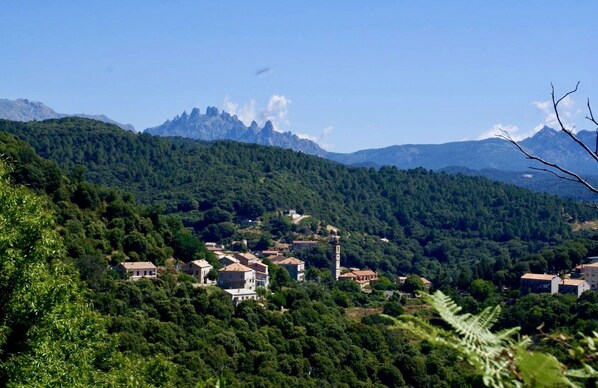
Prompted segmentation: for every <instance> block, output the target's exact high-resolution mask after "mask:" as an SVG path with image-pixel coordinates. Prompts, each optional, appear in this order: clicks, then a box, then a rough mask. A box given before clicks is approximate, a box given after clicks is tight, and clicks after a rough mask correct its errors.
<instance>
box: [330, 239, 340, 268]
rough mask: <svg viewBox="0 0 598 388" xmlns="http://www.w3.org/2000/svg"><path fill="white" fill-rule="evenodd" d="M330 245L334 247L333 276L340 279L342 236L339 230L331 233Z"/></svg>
mask: <svg viewBox="0 0 598 388" xmlns="http://www.w3.org/2000/svg"><path fill="white" fill-rule="evenodd" d="M330 245H331V247H332V276H333V277H334V280H338V278H339V276H340V275H341V236H339V234H338V232H336V231H332V232H331V233H330Z"/></svg>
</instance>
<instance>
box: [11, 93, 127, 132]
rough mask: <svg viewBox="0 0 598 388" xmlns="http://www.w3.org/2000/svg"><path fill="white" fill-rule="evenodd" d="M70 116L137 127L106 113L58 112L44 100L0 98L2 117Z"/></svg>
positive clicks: (27, 119) (57, 117)
mask: <svg viewBox="0 0 598 388" xmlns="http://www.w3.org/2000/svg"><path fill="white" fill-rule="evenodd" d="M69 116H76V117H83V118H86V119H92V120H98V121H102V122H104V123H108V124H114V125H118V126H119V127H121V128H122V129H124V130H127V131H135V128H134V127H133V126H132V125H131V124H121V123H119V122H117V121H114V120H112V119H110V118H109V117H106V116H104V115H90V114H85V113H76V114H66V113H57V112H55V111H54V110H53V109H52V108H50V107H49V106H47V105H45V104H44V103H42V102H38V101H29V100H27V99H25V98H19V99H16V100H7V99H1V98H0V119H6V120H13V121H32V120H37V121H41V120H47V119H59V118H62V117H69Z"/></svg>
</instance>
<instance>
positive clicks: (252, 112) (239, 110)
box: [222, 96, 257, 126]
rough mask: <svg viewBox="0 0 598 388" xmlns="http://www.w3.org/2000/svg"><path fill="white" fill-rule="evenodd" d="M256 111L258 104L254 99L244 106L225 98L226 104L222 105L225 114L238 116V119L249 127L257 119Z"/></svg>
mask: <svg viewBox="0 0 598 388" xmlns="http://www.w3.org/2000/svg"><path fill="white" fill-rule="evenodd" d="M256 109H257V102H256V101H255V100H254V99H251V100H249V102H247V103H245V104H243V105H239V104H238V103H236V102H234V101H232V100H231V99H230V98H229V97H228V96H225V97H224V102H223V103H222V110H223V111H224V112H228V113H230V114H231V115H237V118H238V119H239V120H241V121H242V122H243V123H244V124H245V125H247V126H249V125H251V122H252V121H254V120H256V119H257V113H256Z"/></svg>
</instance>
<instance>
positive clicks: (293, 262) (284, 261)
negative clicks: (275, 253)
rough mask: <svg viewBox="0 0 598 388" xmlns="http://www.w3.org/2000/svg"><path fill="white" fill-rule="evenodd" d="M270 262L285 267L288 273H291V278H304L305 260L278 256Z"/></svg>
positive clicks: (301, 279)
mask: <svg viewBox="0 0 598 388" xmlns="http://www.w3.org/2000/svg"><path fill="white" fill-rule="evenodd" d="M272 262H273V263H274V264H276V265H279V266H281V267H282V268H284V269H286V270H287V271H288V273H289V275H291V279H293V280H296V281H298V282H302V281H304V280H305V262H304V261H303V260H299V259H297V258H296V257H284V256H280V258H276V260H272Z"/></svg>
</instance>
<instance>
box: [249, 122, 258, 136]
mask: <svg viewBox="0 0 598 388" xmlns="http://www.w3.org/2000/svg"><path fill="white" fill-rule="evenodd" d="M249 129H250V130H251V131H252V132H253V133H257V132H259V131H260V126H259V125H258V124H257V123H256V122H255V120H253V121H252V122H251V125H250V126H249Z"/></svg>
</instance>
